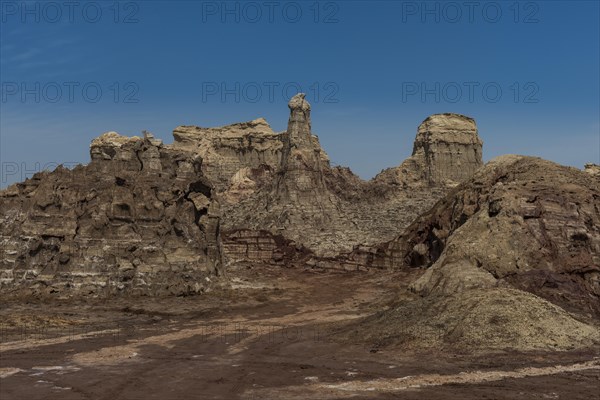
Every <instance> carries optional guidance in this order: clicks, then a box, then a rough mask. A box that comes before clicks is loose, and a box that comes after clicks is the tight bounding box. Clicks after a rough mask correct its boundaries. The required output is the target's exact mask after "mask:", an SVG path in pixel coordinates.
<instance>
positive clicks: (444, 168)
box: [393, 113, 483, 186]
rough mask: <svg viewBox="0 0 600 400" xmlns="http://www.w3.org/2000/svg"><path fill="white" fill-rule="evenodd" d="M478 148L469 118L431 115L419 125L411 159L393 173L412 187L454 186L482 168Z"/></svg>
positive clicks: (478, 144)
mask: <svg viewBox="0 0 600 400" xmlns="http://www.w3.org/2000/svg"><path fill="white" fill-rule="evenodd" d="M482 146H483V142H482V141H481V139H480V138H479V135H478V134H477V126H476V124H475V121H474V120H473V119H472V118H469V117H465V116H464V115H460V114H450V113H447V114H435V115H432V116H430V117H428V118H427V119H425V121H423V122H422V123H421V125H419V129H418V131H417V137H416V139H415V143H414V148H413V153H412V156H411V157H410V158H408V159H407V160H406V161H404V162H403V163H402V165H400V167H399V168H397V169H396V170H395V171H393V172H395V175H396V176H395V178H396V179H397V180H398V181H399V182H407V183H410V184H412V185H419V184H429V185H447V186H454V185H457V184H458V183H460V182H462V181H464V180H466V179H468V178H470V177H471V176H472V175H473V174H474V173H475V171H477V170H478V169H479V168H481V166H483V161H482Z"/></svg>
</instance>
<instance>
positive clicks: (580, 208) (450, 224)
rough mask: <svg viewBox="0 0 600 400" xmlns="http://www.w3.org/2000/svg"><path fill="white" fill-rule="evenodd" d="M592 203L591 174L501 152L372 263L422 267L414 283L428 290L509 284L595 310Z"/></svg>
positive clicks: (595, 208) (597, 223)
mask: <svg viewBox="0 0 600 400" xmlns="http://www.w3.org/2000/svg"><path fill="white" fill-rule="evenodd" d="M599 204H600V181H599V180H598V178H597V177H595V176H593V175H591V174H586V173H584V172H582V171H580V170H578V169H575V168H570V167H564V166H560V165H557V164H554V163H552V162H550V161H545V160H542V159H538V158H532V157H522V156H502V157H499V158H497V159H494V160H493V161H491V162H489V163H488V164H487V165H486V167H485V168H482V169H480V170H479V171H478V172H477V173H476V174H475V175H474V177H473V178H471V179H470V180H469V181H467V182H465V183H463V184H462V185H460V186H459V187H457V188H456V189H454V190H453V191H452V192H450V193H449V194H448V195H447V196H446V197H445V198H444V199H442V200H441V201H440V202H438V203H437V204H436V205H435V207H433V208H432V209H431V210H429V211H428V212H426V213H425V214H423V215H422V216H420V217H419V218H417V220H416V221H415V222H414V223H413V224H412V225H411V226H410V227H409V228H407V229H406V230H405V231H404V232H403V233H402V234H401V235H400V236H399V237H398V238H396V239H395V240H392V241H390V242H388V243H386V244H384V245H382V246H380V247H379V249H378V253H377V256H376V257H375V259H376V260H375V261H374V262H375V263H377V262H379V263H381V262H383V263H385V264H386V265H390V266H395V267H401V266H403V265H404V266H411V267H425V268H428V270H427V271H426V273H425V274H424V275H423V277H421V278H420V279H419V280H418V281H417V282H415V284H414V285H413V288H414V290H415V291H416V292H418V293H420V294H422V295H425V296H427V295H430V294H442V295H447V294H450V293H456V292H459V291H462V290H467V289H473V288H489V287H498V286H510V287H515V288H519V289H522V290H525V291H528V292H531V293H534V294H536V295H538V296H540V297H543V298H545V299H547V300H548V301H551V302H553V303H555V304H557V305H559V306H561V307H563V308H565V309H567V310H568V311H574V312H579V313H581V314H582V315H587V316H592V315H594V316H599V315H600V206H599Z"/></svg>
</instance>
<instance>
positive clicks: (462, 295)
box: [338, 288, 600, 352]
mask: <svg viewBox="0 0 600 400" xmlns="http://www.w3.org/2000/svg"><path fill="white" fill-rule="evenodd" d="M338 336H339V337H340V338H341V339H345V340H349V341H354V342H361V343H364V342H367V343H370V344H371V345H372V346H374V347H375V348H378V347H386V346H396V347H401V348H403V349H406V350H409V351H422V350H423V349H435V350H446V351H453V352H454V351H457V350H459V351H464V352H490V351H494V352H497V351H503V350H507V349H510V350H511V351H515V350H516V351H565V350H573V349H580V348H594V347H595V346H598V344H600V330H599V329H598V327H597V326H595V325H593V324H589V323H585V322H581V321H579V320H577V319H576V318H574V317H573V316H572V315H570V314H569V313H567V312H566V311H565V310H563V309H562V308H560V307H558V306H556V305H554V304H552V303H550V302H548V301H545V300H544V299H541V298H540V297H538V296H535V295H533V294H531V293H528V292H524V291H521V290H517V289H511V288H489V289H468V290H462V291H459V292H456V293H451V294H448V295H439V294H438V295H430V296H426V297H423V298H418V299H415V300H412V301H406V302H403V303H401V304H399V305H396V306H394V307H392V308H391V309H390V310H386V311H382V312H380V313H378V314H376V315H374V316H371V317H367V318H365V319H362V320H361V321H360V322H357V323H353V324H350V326H348V327H346V328H345V329H343V330H342V331H341V332H340V333H339V334H338Z"/></svg>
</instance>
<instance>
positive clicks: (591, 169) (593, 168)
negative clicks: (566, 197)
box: [584, 163, 600, 175]
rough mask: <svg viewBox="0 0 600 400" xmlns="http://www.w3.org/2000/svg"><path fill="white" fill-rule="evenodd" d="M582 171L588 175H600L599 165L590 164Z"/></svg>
mask: <svg viewBox="0 0 600 400" xmlns="http://www.w3.org/2000/svg"><path fill="white" fill-rule="evenodd" d="M584 171H585V172H587V173H588V174H592V175H600V165H598V164H592V163H589V164H585V168H584Z"/></svg>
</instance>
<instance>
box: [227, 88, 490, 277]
mask: <svg viewBox="0 0 600 400" xmlns="http://www.w3.org/2000/svg"><path fill="white" fill-rule="evenodd" d="M289 108H290V119H289V123H288V129H287V131H286V132H284V133H283V134H281V142H282V147H281V155H280V156H279V157H278V158H279V160H280V162H279V164H277V165H274V164H271V165H263V166H262V169H261V170H259V171H268V173H263V172H259V173H253V174H254V175H255V176H256V177H258V178H248V175H250V174H249V171H247V170H244V168H245V167H244V166H242V164H240V167H242V169H241V170H240V171H244V172H243V176H244V178H245V182H244V187H245V188H249V190H246V191H245V192H243V193H244V195H245V196H246V197H245V198H244V197H243V196H239V194H240V193H241V192H242V191H240V190H239V185H236V184H234V183H233V182H232V183H231V184H230V185H229V186H230V188H231V189H230V191H225V193H224V196H223V198H224V203H223V207H224V219H223V227H224V238H225V239H224V240H225V255H226V258H227V259H228V260H229V261H232V262H235V261H241V260H242V261H243V260H248V261H258V260H261V261H265V262H272V261H273V259H272V258H267V257H265V258H259V259H246V258H245V254H262V255H267V254H270V253H269V252H268V251H267V252H265V251H264V250H265V246H264V245H260V246H258V245H257V246H258V247H255V244H257V243H267V242H272V240H273V239H272V236H273V235H281V236H282V237H284V238H286V239H287V240H288V241H289V242H290V243H292V245H295V246H296V247H297V250H298V251H299V252H300V253H299V254H301V255H303V256H305V257H303V258H302V262H307V258H308V259H309V260H308V262H309V264H310V265H319V266H322V267H326V268H340V267H341V268H345V269H361V268H363V267H364V266H365V264H364V263H363V262H362V260H359V261H357V262H347V263H345V264H343V265H340V264H339V263H337V262H333V263H332V262H330V261H331V260H330V258H332V257H334V256H335V255H336V254H338V253H339V252H347V251H350V250H352V249H353V248H355V247H357V246H361V247H362V248H364V249H366V252H367V253H368V252H369V251H370V249H371V247H370V246H371V245H373V244H376V243H380V242H382V241H385V240H389V239H392V238H393V237H394V236H395V235H396V234H397V232H398V231H399V230H401V229H402V228H404V227H406V226H408V224H409V223H410V222H412V220H413V219H414V217H415V216H416V215H418V214H420V213H421V212H424V211H425V210H427V209H428V208H429V207H431V206H432V205H433V204H434V203H435V201H436V200H437V199H439V198H440V197H441V196H442V195H443V194H444V193H446V191H447V190H448V189H449V188H450V187H452V186H454V185H456V184H457V182H459V181H460V180H462V179H466V178H468V177H469V176H471V175H472V174H473V172H474V171H475V170H476V169H477V168H478V167H479V166H481V165H482V162H481V140H480V139H479V136H478V134H477V129H476V126H475V123H474V121H473V120H472V119H470V118H468V117H464V116H460V115H457V114H440V115H434V116H432V117H430V118H428V119H427V120H426V121H424V122H423V124H422V125H421V127H420V128H419V131H418V134H417V139H416V142H415V149H414V151H413V156H412V157H411V158H410V159H409V160H407V161H405V162H404V163H403V164H402V165H401V166H399V167H395V168H390V169H388V170H386V171H384V172H382V173H381V174H379V175H378V176H377V177H375V178H374V179H372V180H371V181H363V180H361V179H360V178H358V177H357V176H356V175H354V174H353V173H352V172H351V171H350V169H348V168H342V167H336V168H331V167H330V164H329V159H328V157H327V154H326V153H325V152H324V151H323V149H322V148H321V147H320V145H319V142H318V139H317V137H316V136H315V135H313V134H312V127H311V121H310V104H308V102H307V101H306V99H305V97H304V95H303V94H299V95H297V96H295V97H294V98H292V99H291V100H290V103H289ZM253 168H254V170H256V169H257V168H258V166H256V165H254V166H253ZM254 170H253V171H254ZM269 178H270V179H271V180H270V181H269ZM257 182H260V183H257ZM227 199H234V200H235V201H227ZM238 230H243V231H244V234H243V236H244V237H245V240H244V241H243V244H242V243H240V235H239V234H238ZM252 232H256V234H255V235H253V234H252ZM259 232H260V233H259ZM230 237H233V238H235V240H231V241H230V240H229V238H230ZM309 253H313V254H314V257H310V256H308V254H309ZM286 260H287V261H289V260H288V259H286Z"/></svg>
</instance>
